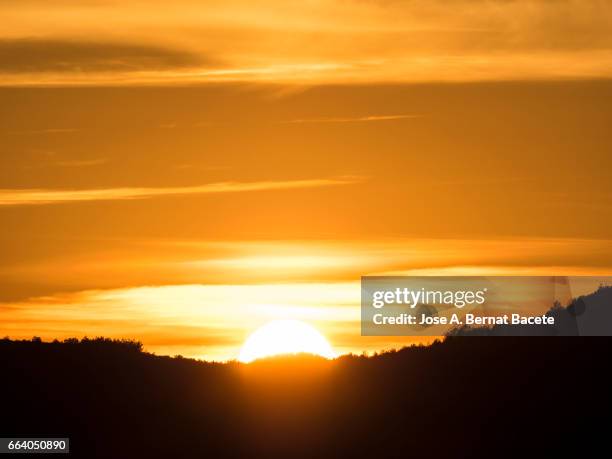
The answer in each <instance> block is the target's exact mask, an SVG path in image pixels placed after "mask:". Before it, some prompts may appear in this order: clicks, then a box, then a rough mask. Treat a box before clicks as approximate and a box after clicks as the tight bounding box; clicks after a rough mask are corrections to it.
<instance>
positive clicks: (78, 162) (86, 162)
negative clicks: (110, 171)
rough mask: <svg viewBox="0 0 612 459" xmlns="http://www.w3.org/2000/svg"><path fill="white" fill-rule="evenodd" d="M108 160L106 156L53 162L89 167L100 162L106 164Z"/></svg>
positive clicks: (69, 165)
mask: <svg viewBox="0 0 612 459" xmlns="http://www.w3.org/2000/svg"><path fill="white" fill-rule="evenodd" d="M107 162H108V159H107V158H97V159H84V160H76V161H58V162H57V163H55V164H56V165H58V166H61V167H90V166H99V165H101V164H106V163H107Z"/></svg>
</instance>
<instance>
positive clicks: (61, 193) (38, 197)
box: [0, 177, 363, 207]
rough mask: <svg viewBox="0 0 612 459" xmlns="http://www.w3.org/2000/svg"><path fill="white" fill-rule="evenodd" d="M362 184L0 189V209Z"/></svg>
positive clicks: (341, 180)
mask: <svg viewBox="0 0 612 459" xmlns="http://www.w3.org/2000/svg"><path fill="white" fill-rule="evenodd" d="M361 181H363V179H362V178H359V177H336V178H320V179H307V180H281V181H259V182H218V183H208V184H204V185H196V186H187V187H174V188H169V187H159V188H136V187H129V188H127V187H126V188H103V189H89V190H50V189H25V190H11V189H4V190H0V207H2V206H26V205H46V204H61V203H70V202H88V201H120V200H134V199H151V198H156V197H163V196H184V195H200V194H219V193H244V192H250V191H272V190H287V189H297V188H318V187H327V186H337V185H351V184H355V183H359V182H361Z"/></svg>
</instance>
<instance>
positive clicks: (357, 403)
mask: <svg viewBox="0 0 612 459" xmlns="http://www.w3.org/2000/svg"><path fill="white" fill-rule="evenodd" d="M610 351H612V341H610V340H609V339H604V338H601V339H599V338H598V339H593V338H533V337H532V338H500V337H496V338H492V337H488V338H487V337H455V338H450V339H447V340H446V341H445V342H443V343H437V344H434V345H432V346H430V347H414V348H406V349H403V350H401V351H398V352H393V353H387V354H383V355H379V356H376V357H371V358H364V357H343V358H340V359H338V360H336V361H332V362H329V361H325V360H320V359H317V358H314V357H306V356H304V357H294V358H279V359H272V360H267V361H261V362H259V363H255V364H251V365H239V364H211V363H202V362H197V361H193V360H188V359H181V358H167V357H157V356H154V355H150V354H147V353H144V352H142V351H141V350H140V347H139V345H138V343H130V342H111V341H109V340H101V339H99V340H84V341H81V342H78V341H77V340H72V341H69V342H64V343H41V342H39V341H36V340H35V341H19V342H17V341H10V340H1V341H0V362H1V365H2V373H1V375H2V376H1V378H2V408H1V413H2V422H1V425H0V431H1V433H2V435H1V436H3V437H10V436H16V437H34V436H41V437H53V436H57V437H70V439H71V450H72V453H71V456H76V457H102V458H135V457H167V458H175V457H209V458H217V457H224V456H238V457H262V458H265V457H296V456H302V457H315V458H316V457H388V456H404V457H441V456H452V457H473V456H481V457H498V456H514V457H531V456H533V455H534V454H538V453H540V455H542V457H550V456H551V455H553V454H556V453H559V452H564V453H566V454H569V453H571V452H572V451H575V453H577V454H580V455H581V456H583V455H585V454H587V453H588V452H589V451H593V448H594V447H595V446H596V445H598V444H599V445H600V446H602V447H603V448H604V449H603V451H606V450H607V446H606V443H607V441H608V438H609V435H610V430H611V428H612V427H611V421H610V417H611V415H610V409H611V408H612V406H611V404H610V399H611V392H612V389H611V387H612V386H611V384H610V379H609V376H608V370H609V369H610V366H611V365H610V361H611V356H612V353H611V352H610Z"/></svg>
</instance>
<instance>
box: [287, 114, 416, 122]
mask: <svg viewBox="0 0 612 459" xmlns="http://www.w3.org/2000/svg"><path fill="white" fill-rule="evenodd" d="M420 117H421V115H371V116H361V117H352V118H305V119H295V120H290V121H283V123H288V124H302V123H364V122H368V121H397V120H405V119H412V118H420Z"/></svg>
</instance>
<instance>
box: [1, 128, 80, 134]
mask: <svg viewBox="0 0 612 459" xmlns="http://www.w3.org/2000/svg"><path fill="white" fill-rule="evenodd" d="M78 131H79V130H78V129H75V128H47V129H31V130H27V131H10V132H9V134H13V135H30V134H72V133H74V132H78Z"/></svg>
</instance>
